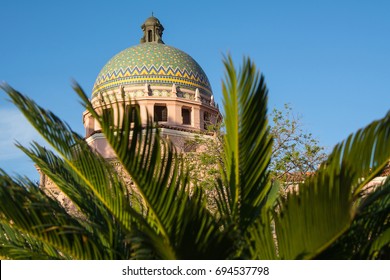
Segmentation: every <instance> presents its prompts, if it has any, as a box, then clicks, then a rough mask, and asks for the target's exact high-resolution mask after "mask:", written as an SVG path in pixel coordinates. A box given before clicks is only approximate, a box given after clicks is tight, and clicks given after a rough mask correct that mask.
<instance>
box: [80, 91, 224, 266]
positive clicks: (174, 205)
mask: <svg viewBox="0 0 390 280" xmlns="http://www.w3.org/2000/svg"><path fill="white" fill-rule="evenodd" d="M75 90H76V91H77V92H78V93H79V96H80V97H81V99H82V100H83V102H84V106H85V107H86V108H87V110H89V112H90V113H91V114H92V116H93V117H94V118H95V119H96V120H98V121H99V123H100V125H101V127H102V131H103V133H104V135H105V136H106V138H107V141H108V142H109V143H110V145H111V146H112V148H113V150H114V151H115V152H116V155H117V157H118V159H119V160H120V162H121V163H122V165H123V166H124V168H125V170H126V171H127V172H128V174H129V176H130V177H131V178H132V180H133V181H134V183H135V188H136V189H137V191H138V192H139V193H140V195H141V196H142V198H143V203H144V204H145V205H146V208H147V210H148V213H147V217H146V218H147V222H148V224H150V225H151V226H152V228H154V229H155V231H156V233H157V234H158V235H159V237H160V240H161V242H162V244H159V245H158V246H154V247H153V248H149V249H148V250H146V252H148V251H150V250H152V251H154V254H155V257H156V258H165V259H175V258H205V257H206V258H217V257H219V258H220V257H221V256H225V255H226V253H225V252H226V249H224V244H223V243H224V241H223V240H226V238H224V237H221V236H222V235H221V232H220V230H219V225H218V224H217V223H216V221H215V219H214V217H213V216H212V215H211V214H210V212H209V211H208V210H207V209H206V204H205V201H206V198H205V196H204V194H203V192H201V191H200V190H198V188H197V187H196V186H194V185H193V186H192V189H193V190H192V192H193V195H190V191H189V187H190V185H189V182H188V179H189V178H188V172H187V170H185V168H184V166H183V161H182V160H181V158H179V156H178V155H177V153H176V151H175V150H174V148H173V147H172V146H171V144H170V143H169V142H166V141H165V140H164V139H162V138H161V136H160V132H159V130H158V129H156V128H154V127H153V124H152V122H151V118H150V117H148V119H147V124H146V127H143V126H142V123H141V119H140V115H139V111H138V109H136V108H137V107H131V106H130V108H135V109H134V110H136V112H135V114H134V113H133V112H132V111H131V110H126V109H125V105H126V104H131V101H130V100H126V99H125V97H122V100H115V101H114V102H112V103H104V102H103V103H102V104H101V107H102V108H111V110H102V112H98V111H97V110H96V109H94V107H93V105H92V104H91V103H90V101H89V100H88V98H87V97H86V95H85V94H84V92H83V91H82V89H81V88H80V87H78V86H77V85H76V86H75ZM118 101H120V102H118ZM114 112H117V115H114V114H115V113H114ZM133 116H134V118H133V122H132V123H131V122H130V119H132V117H133ZM141 231H142V228H141ZM135 239H136V241H137V243H139V244H143V245H144V246H143V247H142V248H143V249H144V248H145V246H146V245H145V244H156V240H155V237H154V236H153V237H152V238H150V237H148V236H147V235H145V234H142V236H141V237H140V235H137V236H136V237H135ZM148 239H150V240H148ZM210 244H212V246H210ZM138 247H139V248H141V245H139V246H138ZM138 247H137V248H138ZM189 247H191V248H192V249H191V251H188V248H189ZM144 253H145V251H141V252H138V253H137V252H136V253H135V256H137V254H138V257H140V258H143V257H144V255H145V254H144ZM213 256H214V257H213Z"/></svg>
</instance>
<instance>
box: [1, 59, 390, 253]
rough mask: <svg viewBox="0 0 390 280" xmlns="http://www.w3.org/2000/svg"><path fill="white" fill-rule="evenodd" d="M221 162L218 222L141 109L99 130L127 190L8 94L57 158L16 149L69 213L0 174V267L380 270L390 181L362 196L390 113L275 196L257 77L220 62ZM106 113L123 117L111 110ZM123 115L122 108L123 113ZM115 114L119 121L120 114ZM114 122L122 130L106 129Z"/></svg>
mask: <svg viewBox="0 0 390 280" xmlns="http://www.w3.org/2000/svg"><path fill="white" fill-rule="evenodd" d="M224 64H225V68H226V77H225V81H224V83H223V97H224V108H225V110H224V112H225V116H224V120H225V126H226V128H225V130H226V134H225V135H224V137H223V141H222V147H223V153H222V161H223V165H222V166H221V168H220V170H219V173H220V176H219V177H218V180H217V182H216V183H215V188H216V191H217V195H216V197H215V204H216V205H217V209H216V211H215V212H213V211H210V210H209V209H208V208H207V207H206V199H207V198H206V196H205V194H204V192H203V190H202V189H201V188H199V187H198V186H197V185H196V184H194V183H193V182H192V184H191V182H190V178H189V176H188V171H187V169H186V167H185V165H184V164H183V161H182V160H181V159H180V157H179V156H178V154H177V153H176V152H175V150H174V148H173V147H172V146H171V145H170V143H169V142H166V141H165V140H164V139H162V138H161V137H160V134H159V131H158V129H157V128H155V127H154V126H153V123H152V121H151V119H150V118H149V122H148V124H147V126H146V128H143V127H142V124H141V121H140V115H139V112H138V109H135V110H136V114H135V117H134V118H133V120H134V122H133V123H132V124H131V123H130V119H131V116H132V115H131V114H132V112H131V110H128V111H126V110H122V112H125V113H124V117H123V118H119V116H118V117H117V118H113V116H112V113H110V110H103V113H102V114H99V113H98V112H96V111H95V110H94V109H93V106H92V104H91V103H90V101H89V100H88V98H87V96H86V95H85V93H84V92H83V91H82V89H81V88H80V87H79V86H77V85H75V90H76V92H77V93H78V94H79V96H80V98H81V100H82V101H83V103H84V105H85V107H86V108H87V110H89V111H90V112H91V114H92V115H93V116H94V118H95V119H96V120H97V121H98V122H99V123H100V125H101V127H102V131H103V133H104V135H105V137H106V138H107V141H108V142H109V143H110V144H111V146H112V148H113V149H114V151H115V152H116V155H117V158H118V160H119V161H120V162H121V164H122V165H123V168H124V169H125V170H126V172H127V173H128V175H129V176H131V178H132V179H133V181H134V187H135V189H136V191H137V194H138V195H139V197H140V199H141V204H134V201H133V199H132V196H131V190H129V189H128V188H127V187H126V184H125V182H124V181H123V178H122V177H121V176H119V175H118V174H117V173H116V172H115V170H114V168H113V167H112V166H111V165H110V164H109V163H107V162H106V161H105V160H104V159H103V158H102V157H101V156H100V155H99V154H96V153H94V152H93V151H92V150H91V149H90V147H89V146H88V145H87V144H86V142H85V141H84V140H83V138H82V137H81V136H80V135H78V134H76V133H75V132H73V131H72V130H71V129H70V127H68V126H67V125H66V124H65V123H64V122H62V121H61V120H60V119H59V118H58V117H56V116H55V115H54V114H53V113H51V112H50V111H47V110H45V109H43V108H41V107H40V106H38V105H37V104H36V103H35V102H33V101H32V100H31V99H29V98H28V97H26V96H24V95H22V94H20V93H19V92H17V91H15V90H14V89H12V88H10V87H7V86H4V89H5V91H6V92H7V94H8V95H9V97H10V98H11V100H12V101H13V102H14V103H15V104H16V106H17V107H18V108H19V109H20V110H21V111H22V112H23V114H24V115H25V116H26V117H27V119H28V120H29V121H30V122H31V123H32V125H33V126H34V127H35V128H36V129H37V130H38V131H39V132H40V133H41V134H42V136H43V137H44V138H45V139H46V140H47V141H48V142H49V143H50V144H51V145H52V146H53V147H54V149H55V150H56V153H54V152H51V151H48V150H46V149H45V148H44V147H42V146H41V145H39V144H38V143H35V142H34V143H32V144H31V146H30V147H22V146H20V145H19V148H21V149H22V150H23V151H24V152H25V153H26V154H27V155H28V156H29V157H30V158H31V159H32V160H33V161H34V162H35V164H36V165H37V166H38V167H39V168H40V169H41V170H42V171H43V172H44V173H45V174H47V176H49V177H50V178H51V180H52V181H53V182H54V183H55V184H56V185H57V186H58V187H59V188H60V189H61V191H62V192H64V193H65V194H66V195H67V196H68V197H69V199H70V200H71V201H72V202H73V203H74V205H75V206H76V207H77V209H78V210H79V212H80V213H82V215H72V214H70V213H68V212H67V211H66V209H64V208H63V207H62V206H61V204H60V203H59V202H58V201H56V200H55V199H53V198H52V197H50V196H48V195H47V194H46V193H45V192H43V191H42V190H41V189H40V188H39V186H37V185H36V184H35V183H33V182H31V181H29V180H28V179H26V178H12V177H10V176H9V175H7V174H6V173H5V172H3V171H0V202H1V203H0V256H3V257H7V258H12V259H313V258H335V259H339V258H343V259H349V258H363V259H366V258H367V259H368V258H388V257H389V253H388V252H389V250H388V249H389V243H390V237H389V232H390V231H389V207H390V191H389V190H390V180H387V181H386V182H385V183H384V184H383V186H381V187H380V188H377V189H376V190H374V191H373V192H372V193H370V194H368V195H366V196H362V195H361V194H362V189H363V188H364V186H365V185H366V184H367V182H369V181H370V180H371V179H372V178H373V177H375V176H376V175H377V174H379V172H380V171H381V170H382V169H383V168H384V166H385V165H386V163H387V162H388V160H389V158H390V145H389V143H390V113H388V114H387V115H386V116H385V117H384V118H383V119H380V120H378V121H375V122H373V123H371V124H370V125H369V126H367V127H366V128H364V129H361V130H359V131H358V132H357V133H355V134H352V135H351V136H349V137H348V139H347V140H345V141H344V142H341V143H340V144H339V145H337V146H336V147H335V148H334V150H333V152H332V153H331V154H330V156H329V158H328V159H327V160H326V162H325V163H324V164H322V165H321V166H320V168H319V169H318V170H317V172H316V174H315V175H313V176H310V177H309V178H308V179H307V180H305V182H304V183H301V184H300V185H299V189H297V190H293V191H291V192H288V193H287V194H286V195H285V196H279V195H278V192H277V190H278V185H277V184H272V177H271V174H270V171H269V164H270V161H271V154H272V137H271V135H270V128H269V125H268V121H267V94H268V90H267V87H266V85H265V81H264V78H263V76H261V75H260V74H259V73H258V72H257V70H256V67H255V66H254V64H253V63H252V62H251V61H250V60H249V59H246V60H244V63H243V66H242V68H241V69H240V70H239V71H237V70H236V69H235V68H234V66H233V62H232V60H231V58H227V59H226V60H225V61H224ZM109 105H110V106H122V105H119V104H115V103H114V104H109ZM123 106H124V105H123ZM117 111H118V112H119V111H120V110H117ZM114 120H120V123H118V122H114Z"/></svg>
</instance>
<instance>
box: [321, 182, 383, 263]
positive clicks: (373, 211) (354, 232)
mask: <svg viewBox="0 0 390 280" xmlns="http://www.w3.org/2000/svg"><path fill="white" fill-rule="evenodd" d="M389 234H390V179H389V180H387V181H386V182H385V183H384V184H383V185H382V186H380V187H378V188H377V189H376V190H375V191H373V192H371V193H369V194H367V195H366V196H365V197H363V198H362V199H361V200H359V202H358V207H357V210H356V216H355V217H354V220H353V221H352V224H351V226H350V228H349V229H348V230H347V231H346V232H345V233H344V234H343V235H342V236H340V237H339V238H338V239H337V241H336V242H334V243H333V244H332V245H331V246H330V247H329V248H327V249H326V250H325V251H324V252H322V253H321V254H320V255H319V256H318V257H317V258H319V259H388V258H389V257H390V256H389V250H388V248H389V246H390V236H389Z"/></svg>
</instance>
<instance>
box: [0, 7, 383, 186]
mask: <svg viewBox="0 0 390 280" xmlns="http://www.w3.org/2000/svg"><path fill="white" fill-rule="evenodd" d="M0 10H1V16H0V26H1V32H0V81H5V82H7V83H9V84H10V85H11V86H13V87H14V88H16V89H17V90H19V91H21V92H23V93H25V94H27V95H29V96H30V97H32V98H33V99H34V100H36V101H37V102H38V103H39V104H41V105H43V106H44V107H46V108H48V109H50V110H52V111H53V112H54V113H56V114H57V115H59V116H60V117H61V118H63V119H64V120H65V121H66V122H68V123H69V124H70V125H71V126H72V127H73V129H74V130H76V131H78V132H79V133H81V134H83V131H84V130H83V126H82V118H81V115H82V112H83V108H82V107H81V106H80V105H79V102H78V99H77V97H76V95H75V94H74V93H73V92H72V89H71V86H70V85H71V79H75V80H76V81H78V82H79V83H80V84H81V85H82V87H83V88H84V89H85V90H86V91H87V92H91V89H92V86H93V83H94V80H95V78H96V76H97V74H98V73H99V71H100V69H101V68H102V67H103V66H104V64H105V63H106V62H107V61H108V60H109V59H110V58H111V57H112V56H114V55H115V54H117V53H118V52H119V51H121V50H123V49H125V48H127V47H129V46H132V45H135V44H138V43H139V39H140V38H141V36H142V33H141V29H140V25H141V24H142V23H143V22H144V20H145V19H146V18H147V17H149V16H150V15H151V13H152V12H154V15H155V16H156V17H158V18H159V19H160V21H161V23H162V24H163V25H164V27H165V31H164V41H165V43H166V44H168V45H172V46H175V47H177V48H179V49H181V50H183V51H185V52H187V53H188V54H190V55H191V56H192V57H193V58H194V59H195V60H197V61H198V63H199V64H200V65H201V66H202V67H203V69H204V70H205V72H206V74H207V75H208V77H209V80H210V82H211V84H212V86H213V91H214V94H215V96H216V100H217V101H218V102H219V103H220V104H221V79H222V77H223V66H222V62H221V59H222V56H223V54H226V53H227V52H230V53H231V54H232V55H233V57H234V59H235V61H237V62H241V58H242V57H243V56H244V55H245V56H250V57H251V58H252V59H253V60H254V61H255V62H256V64H257V66H258V67H259V68H260V69H261V71H262V72H263V74H264V75H265V77H266V80H267V84H268V87H269V90H270V97H269V108H270V109H272V108H274V107H277V108H282V106H283V104H284V103H290V104H291V106H292V107H293V110H294V111H295V112H296V113H297V114H300V115H301V116H302V120H303V124H304V125H305V126H304V128H305V129H306V130H307V131H309V132H312V133H313V135H314V136H315V137H317V138H318V139H319V141H320V144H322V145H324V146H326V147H327V148H329V149H331V147H333V146H334V145H335V144H336V143H337V142H339V141H341V140H342V139H344V138H345V137H346V136H347V135H348V134H349V133H351V132H354V131H356V130H357V129H358V128H360V127H362V126H365V125H367V124H368V123H369V122H371V121H372V120H374V119H378V118H380V117H382V116H384V115H385V113H386V112H387V111H388V110H389V109H390V36H389V34H390V1H386V0H383V1H380V0H378V1H376V0H371V1H359V0H354V1H341V0H338V1H334V0H323V1H321V0H318V1H309V0H306V1H299V0H295V1H288V0H286V1H277V0H276V1H261V0H251V1H248V0H242V1H228V0H226V1H210V0H209V1H203V0H198V1H188V2H185V1H157V0H149V1H130V0H127V1H125V0H122V1H119V0H110V1H108V0H106V1H100V0H95V1H92V0H91V1H81V0H77V1H76V0H68V1H48V0H47V1H44V0H35V1H28V0H24V1H22V0H12V1H10V0H8V1H5V0H2V1H1V2H0ZM11 122H12V124H10V123H11ZM0 131H1V133H0V168H3V169H5V170H6V171H7V172H10V173H11V174H15V173H19V174H22V175H28V176H29V177H30V178H33V179H37V178H38V175H37V173H36V172H35V169H34V167H33V164H32V162H30V161H29V160H28V159H27V158H26V157H24V156H23V155H22V154H21V152H19V151H18V150H16V149H14V148H13V144H12V143H13V142H14V141H15V140H19V141H21V142H22V143H28V142H29V141H30V140H32V139H36V137H37V135H36V133H35V132H34V130H33V129H31V128H30V127H29V125H28V124H26V122H24V121H23V119H22V118H21V116H20V115H19V113H18V112H17V111H16V110H15V108H14V107H13V105H12V104H10V103H9V102H7V101H6V100H5V94H4V93H3V92H0Z"/></svg>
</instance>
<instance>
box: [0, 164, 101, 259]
mask: <svg viewBox="0 0 390 280" xmlns="http://www.w3.org/2000/svg"><path fill="white" fill-rule="evenodd" d="M0 179H1V180H0V182H1V184H2V185H1V186H0V200H1V201H2V203H1V204H0V213H1V217H0V218H1V224H2V230H4V232H5V234H7V235H8V236H7V238H8V237H9V238H12V236H11V235H14V236H16V237H18V238H19V242H20V240H23V239H24V240H29V241H31V240H33V241H34V242H30V243H29V244H31V246H34V245H36V244H37V245H38V246H45V249H46V250H49V249H50V252H48V254H47V257H49V258H55V257H58V256H59V255H61V256H62V258H75V259H95V258H101V257H102V256H101V250H100V249H99V245H100V243H99V242H96V240H95V239H94V236H93V234H92V232H90V231H88V230H86V228H85V227H84V225H83V224H81V223H80V222H79V220H77V219H75V218H74V217H71V216H70V215H69V214H68V213H66V212H65V210H64V209H63V208H62V207H61V206H60V205H59V203H58V201H55V200H52V199H50V198H48V197H47V196H46V195H45V194H44V193H43V192H42V191H41V190H40V189H39V188H38V187H37V186H35V185H34V184H33V183H31V182H30V181H27V180H19V182H15V181H14V180H12V179H11V178H10V177H8V176H7V175H6V174H5V173H4V172H3V171H2V170H0ZM13 240H15V239H13ZM6 244H8V245H7V246H1V249H0V250H1V251H2V252H3V251H4V250H10V249H11V247H13V248H12V249H13V250H15V249H16V248H18V246H16V245H17V244H16V243H14V244H10V243H6ZM10 246H11V247H10ZM22 248H23V247H22ZM23 250H24V249H23ZM30 251H32V253H30V254H29V255H30V256H32V255H34V254H36V255H40V256H42V258H44V256H43V255H44V254H42V253H41V252H39V251H37V252H35V251H34V250H33V248H31V249H30ZM2 252H0V254H2ZM14 252H15V251H14ZM22 253H25V252H23V251H21V250H19V252H18V254H20V256H21V257H23V255H22ZM25 256H26V255H25Z"/></svg>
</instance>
